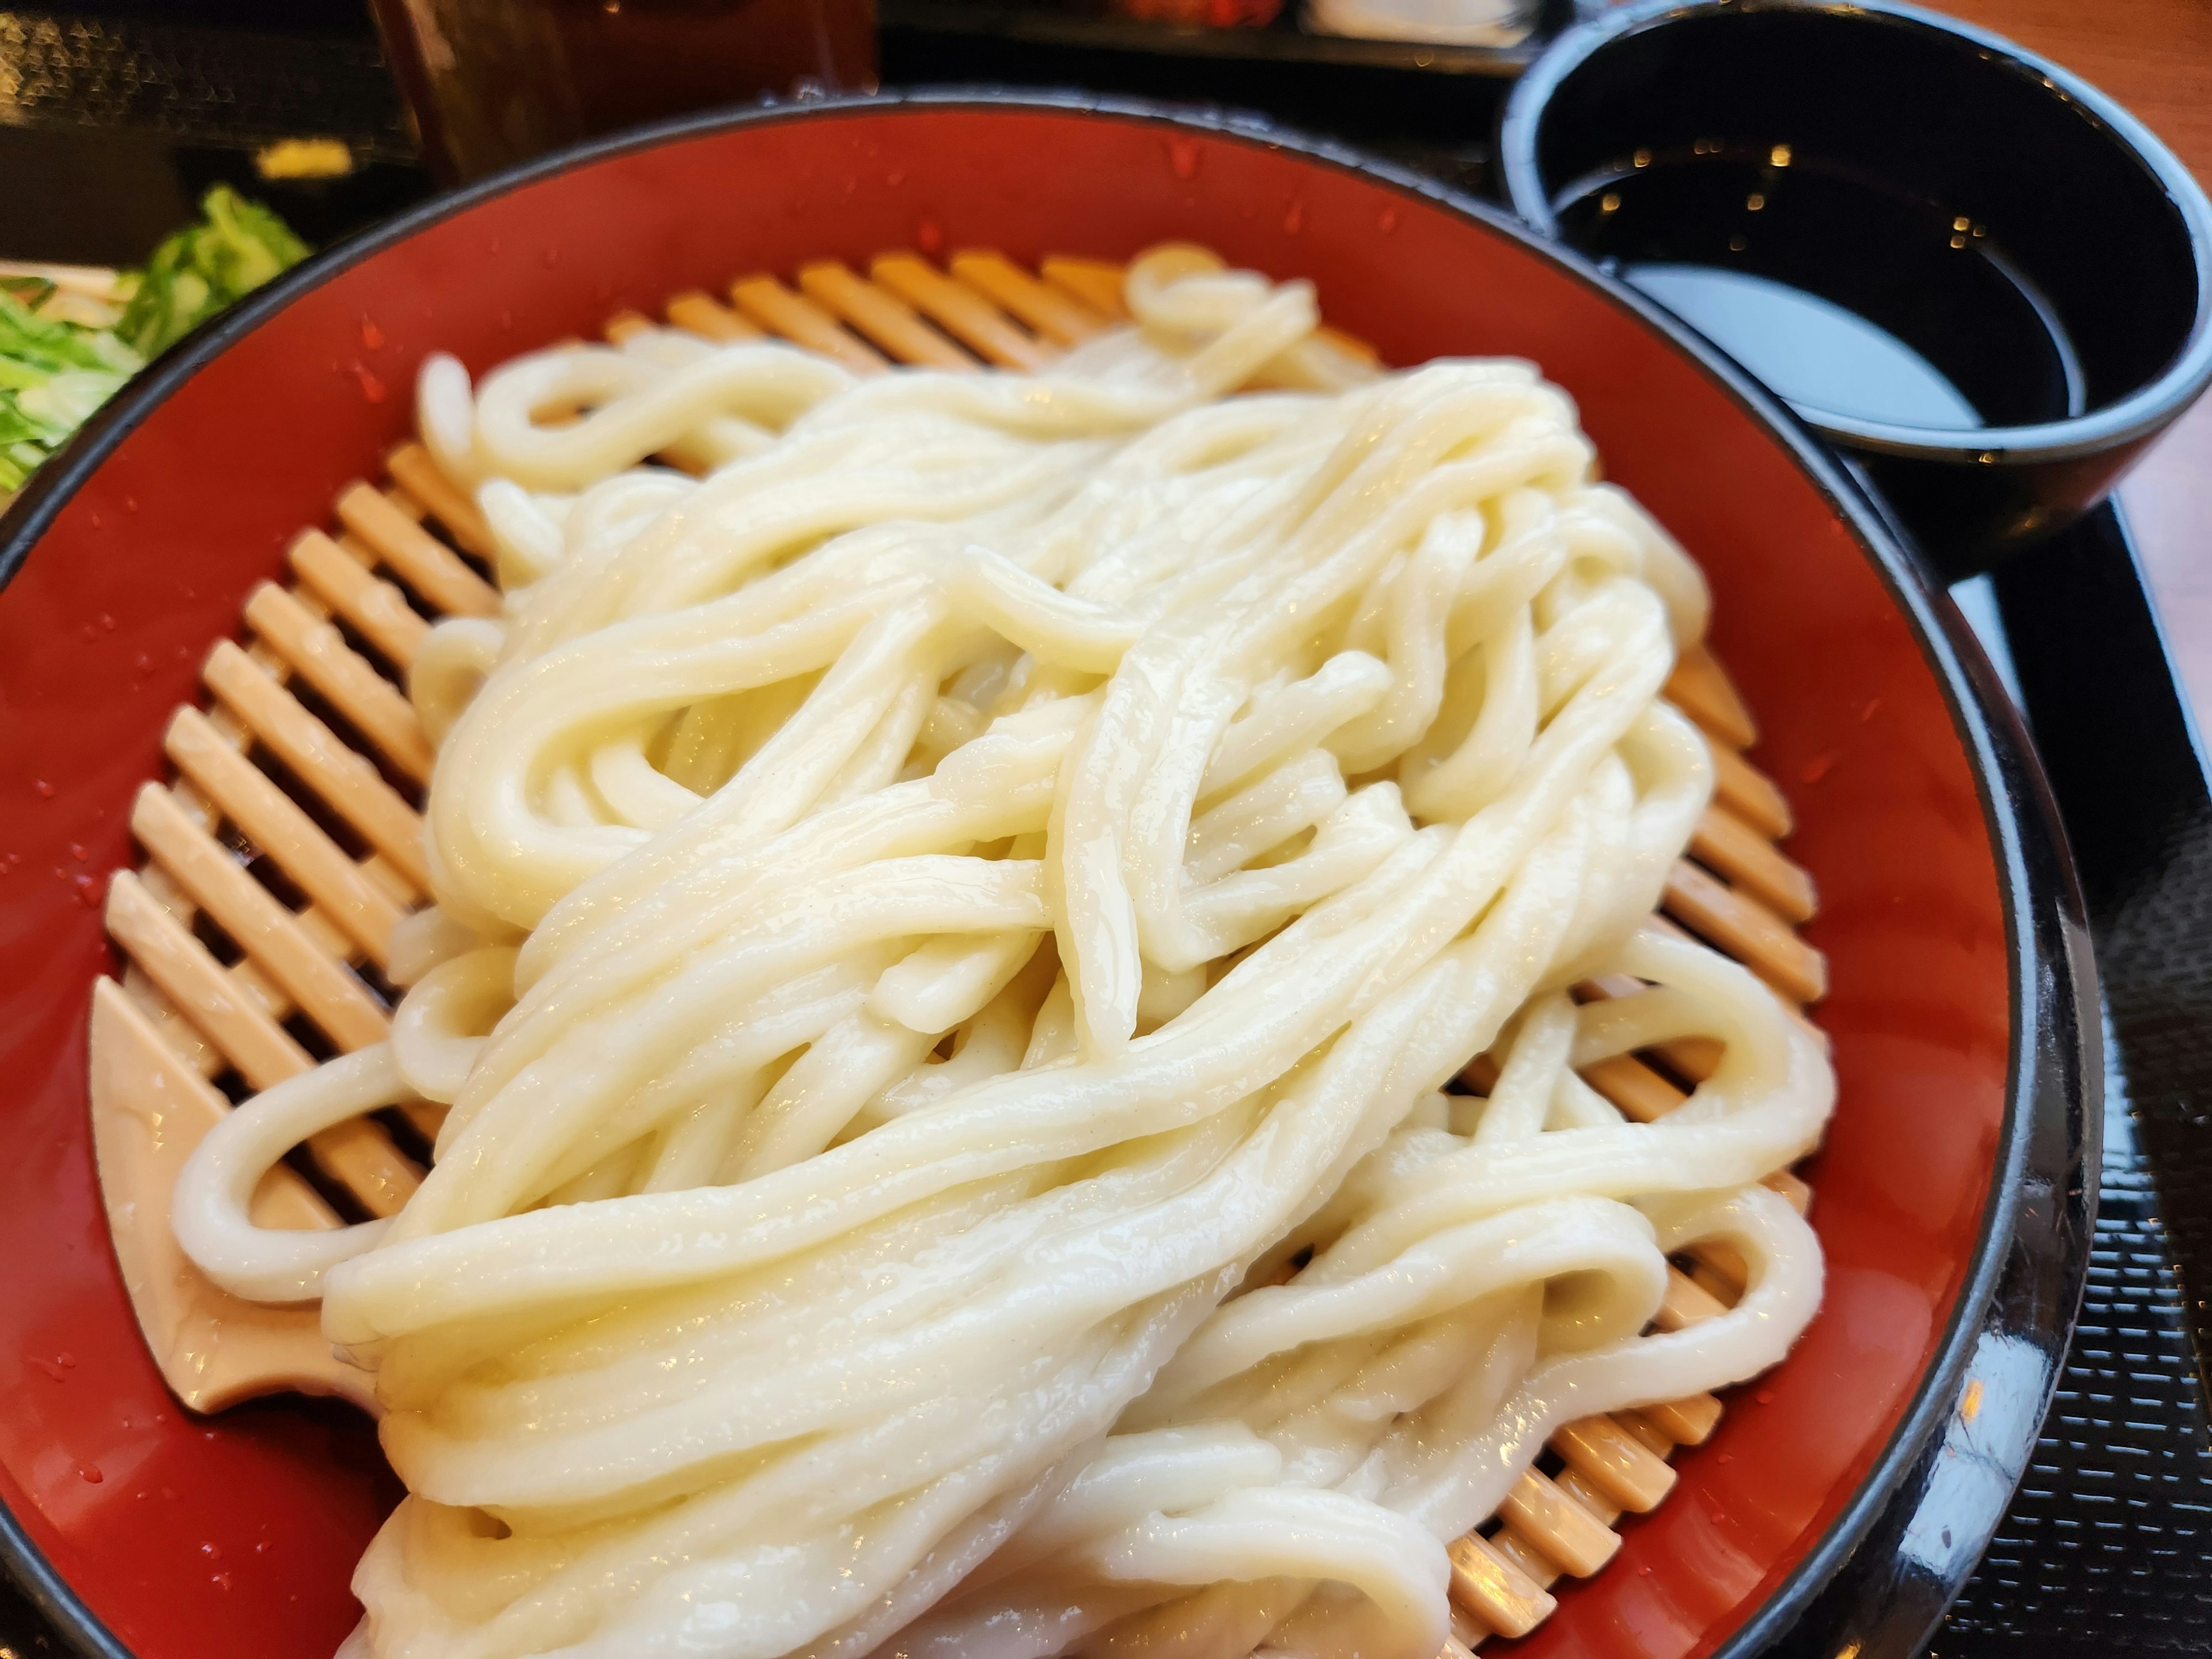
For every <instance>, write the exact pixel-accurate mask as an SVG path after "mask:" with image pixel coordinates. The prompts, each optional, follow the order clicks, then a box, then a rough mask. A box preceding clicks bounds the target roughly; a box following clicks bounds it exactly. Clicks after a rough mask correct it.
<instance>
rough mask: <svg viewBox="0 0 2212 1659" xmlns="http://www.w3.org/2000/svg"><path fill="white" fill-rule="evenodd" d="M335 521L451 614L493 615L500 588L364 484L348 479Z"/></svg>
mask: <svg viewBox="0 0 2212 1659" xmlns="http://www.w3.org/2000/svg"><path fill="white" fill-rule="evenodd" d="M337 515H338V522H339V523H340V524H342V525H343V526H345V527H346V528H347V529H348V530H350V531H352V532H353V533H354V534H355V535H356V536H358V537H360V538H362V541H364V542H366V543H367V544H368V545H369V546H370V547H371V548H373V549H374V550H375V551H376V556H377V557H378V558H380V559H381V560H382V561H383V562H384V563H385V565H386V568H388V569H390V570H391V572H392V574H393V575H395V576H397V577H398V578H399V580H401V581H403V582H405V583H406V584H407V586H410V587H411V588H413V589H414V590H415V591H416V592H417V593H420V594H421V595H422V598H423V599H424V600H425V601H426V602H428V604H429V605H432V606H433V607H435V609H437V610H439V611H443V612H445V613H446V614H447V616H452V617H496V616H497V615H499V603H500V601H499V590H498V589H497V588H495V587H494V586H492V585H491V584H490V583H489V582H488V581H486V580H484V579H483V577H482V576H479V575H477V573H476V572H475V571H473V570H471V569H470V568H468V566H467V565H466V564H465V562H463V561H462V559H461V556H460V555H459V554H458V553H456V552H454V551H453V549H452V548H450V547H448V546H447V545H446V544H445V543H443V542H441V541H440V540H439V539H438V538H436V537H435V536H433V535H432V534H431V533H430V532H428V531H427V530H425V529H423V528H422V526H421V525H419V524H416V522H415V521H414V520H412V519H410V518H409V517H408V516H407V515H406V514H405V513H403V512H401V511H400V510H399V509H398V507H395V506H394V505H393V504H392V502H391V501H388V500H387V499H386V497H385V495H384V494H383V492H382V491H380V490H378V489H373V488H372V487H371V486H369V485H368V484H365V483H355V484H349V485H348V486H347V487H346V489H344V490H343V491H341V492H340V494H339V495H338V501H337Z"/></svg>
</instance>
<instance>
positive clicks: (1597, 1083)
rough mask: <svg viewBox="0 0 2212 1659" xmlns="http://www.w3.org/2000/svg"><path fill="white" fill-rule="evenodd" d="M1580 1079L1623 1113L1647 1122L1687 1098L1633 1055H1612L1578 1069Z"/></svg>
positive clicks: (1672, 1108) (1655, 1118)
mask: <svg viewBox="0 0 2212 1659" xmlns="http://www.w3.org/2000/svg"><path fill="white" fill-rule="evenodd" d="M1580 1075H1581V1078H1582V1079H1583V1082H1585V1083H1587V1084H1589V1086H1590V1087H1591V1088H1593V1089H1595V1090H1596V1091H1598V1093H1600V1094H1601V1095H1603V1096H1604V1097H1606V1098H1607V1100H1609V1101H1611V1102H1612V1103H1613V1104H1614V1105H1616V1106H1618V1107H1619V1108H1620V1110H1621V1114H1622V1115H1623V1116H1625V1117H1627V1118H1629V1119H1631V1120H1632V1121H1635V1122H1638V1123H1651V1122H1655V1121H1657V1120H1658V1119H1660V1118H1662V1117H1664V1116H1666V1115H1667V1114H1668V1113H1669V1112H1671V1111H1673V1110H1674V1109H1675V1108H1676V1107H1677V1106H1680V1104H1681V1103H1683V1102H1684V1101H1685V1100H1686V1099H1688V1098H1689V1097H1688V1096H1687V1095H1686V1094H1684V1093H1683V1092H1682V1091H1680V1089H1677V1088H1676V1087H1675V1086H1674V1085H1673V1084H1671V1083H1669V1082H1668V1081H1667V1079H1665V1078H1663V1077H1661V1076H1660V1075H1659V1073H1656V1072H1655V1071H1653V1070H1652V1069H1651V1068H1650V1066H1646V1065H1645V1064H1644V1062H1643V1061H1642V1060H1638V1059H1637V1058H1636V1056H1635V1055H1633V1054H1615V1055H1614V1056H1613V1058H1612V1059H1610V1060H1599V1061H1597V1062H1596V1063H1595V1065H1591V1066H1583V1068H1582V1071H1581V1073H1580Z"/></svg>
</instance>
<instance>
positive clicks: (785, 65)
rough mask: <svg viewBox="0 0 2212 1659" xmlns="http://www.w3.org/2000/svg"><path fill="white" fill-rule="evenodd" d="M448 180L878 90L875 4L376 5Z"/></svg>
mask: <svg viewBox="0 0 2212 1659" xmlns="http://www.w3.org/2000/svg"><path fill="white" fill-rule="evenodd" d="M376 10H377V21H378V22H379V23H380V25H381V27H382V28H383V31H384V38H385V44H386V51H387V52H388V53H389V55H390V57H391V58H392V70H393V73H394V75H395V76H397V77H398V81H399V83H400V87H401V89H402V90H403V91H404V93H405V94H406V96H407V101H408V103H409V105H410V107H411V108H412V109H413V110H414V112H415V118H416V125H417V126H418V128H419V129H420V130H421V132H422V148H423V152H424V157H425V159H426V160H427V161H428V163H429V165H430V167H431V169H432V170H433V171H434V172H435V173H438V174H439V175H440V176H441V178H443V179H446V180H447V181H448V182H452V181H454V180H458V179H472V178H476V177H478V176H480V175H482V174H483V173H489V172H492V171H495V169H497V168H500V167H506V166H507V165H509V164H511V163H513V162H515V161H522V160H525V159H526V158H527V157H529V156H532V155H538V154H540V153H541V152H543V151H545V150H548V149H555V148H557V147H558V146H560V145H562V144H566V143H574V141H575V140H577V139H579V138H585V137H591V136H592V135H594V134H597V133H603V132H611V131H615V130H616V129H617V128H620V127H625V126H629V125H633V124H635V123H636V122H639V121H646V120H651V119H653V118H656V117H659V116H664V115H676V114H680V113H683V112H685V111H688V110H696V109H707V108H711V107H713V106H716V105H720V104H729V103H738V102H743V101H745V100H750V99H752V98H756V97H758V96H760V95H761V94H763V93H766V94H774V95H775V96H778V97H789V96H791V95H793V94H798V93H803V92H805V91H807V90H809V89H817V90H821V91H836V90H847V91H853V90H865V89H868V88H872V87H873V86H874V85H875V77H876V20H875V4H874V0H376Z"/></svg>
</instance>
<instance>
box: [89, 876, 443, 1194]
mask: <svg viewBox="0 0 2212 1659" xmlns="http://www.w3.org/2000/svg"><path fill="white" fill-rule="evenodd" d="M107 931H108V932H109V933H112V934H113V935H114V936H115V941H116V943H117V944H118V945H122V946H123V948H124V949H125V950H126V951H129V952H130V953H131V956H132V957H133V958H134V959H136V960H137V963H138V964H139V965H140V966H141V967H143V968H144V969H145V970H146V972H147V973H148V975H149V976H151V978H152V979H153V981H154V982H155V984H156V985H159V986H160V987H161V989H162V991H163V992H164V993H165V994H167V996H168V998H169V1000H171V1001H173V1002H174V1003H175V1004H176V1005H177V1006H178V1007H179V1008H180V1009H182V1010H183V1011H184V1012H185V1016H186V1017H187V1018H190V1019H191V1021H192V1023H193V1024H196V1025H197V1026H198V1027H199V1028H200V1029H201V1030H203V1031H205V1032H206V1033H207V1035H208V1037H209V1040H210V1041H211V1042H214V1043H215V1045H216V1047H217V1048H221V1049H222V1051H223V1053H224V1054H227V1055H228V1056H229V1057H230V1060H231V1063H232V1064H233V1065H234V1066H237V1067H238V1070H239V1074H240V1076H241V1077H243V1078H245V1079H246V1082H247V1083H248V1084H249V1085H252V1087H253V1088H255V1089H256V1090H260V1089H266V1088H268V1087H270V1085H274V1084H277V1083H281V1082H283V1080H284V1079H286V1078H288V1077H296V1076H298V1075H299V1074H300V1073H302V1072H304V1071H307V1069H308V1068H309V1067H310V1066H313V1064H314V1061H313V1059H312V1058H310V1056H309V1055H308V1054H307V1050H306V1049H304V1048H301V1047H300V1045H299V1044H298V1043H297V1042H294V1041H293V1039H292V1036H291V1034H290V1033H289V1032H288V1031H286V1030H284V1028H283V1026H281V1025H279V1024H276V1021H274V1020H272V1019H270V1018H269V1016H268V1015H267V1014H265V1013H264V1012H262V1011H261V1010H260V1009H259V1008H258V1007H256V1006H253V1005H252V1003H251V1002H250V1001H249V1000H247V999H246V998H245V997H243V996H241V995H240V994H239V993H238V992H237V990H236V989H235V988H234V987H233V986H232V984H231V982H230V980H229V977H228V975H226V974H225V973H224V972H223V969H222V963H219V962H217V961H216V959H215V958H214V957H211V956H210V955H209V954H208V953H207V950H206V947H205V946H204V945H201V943H200V942H199V941H198V940H197V939H194V938H193V937H192V936H191V933H187V932H186V931H185V927H184V925H183V924H182V923H180V922H179V921H177V919H176V918H175V917H174V916H173V915H170V914H169V913H168V912H167V910H165V909H163V908H161V904H160V903H159V902H157V901H155V898H154V897H153V896H151V895H150V894H149V893H148V892H147V891H146V889H145V888H144V886H143V885H142V884H140V882H139V880H138V878H137V876H135V875H133V874H132V873H131V872H130V871H128V870H118V871H117V872H115V876H114V878H113V879H112V881H110V882H109V883H108V884H107ZM307 1151H308V1154H309V1156H311V1157H312V1158H313V1159H314V1160H315V1164H316V1167H317V1168H318V1169H320V1170H322V1171H323V1172H324V1173H325V1175H327V1176H329V1177H330V1178H331V1180H333V1181H335V1182H339V1183H340V1184H341V1185H343V1187H344V1188H345V1189H346V1190H347V1191H348V1192H349V1193H351V1194H353V1195H354V1196H355V1197H356V1199H358V1200H360V1201H361V1203H362V1207H364V1208H365V1209H367V1210H368V1212H370V1213H371V1214H372V1215H380V1216H383V1215H396V1214H398V1212H399V1210H400V1208H401V1206H404V1204H405V1203H406V1202H407V1200H408V1199H409V1198H410V1197H411V1196H413V1194H414V1192H415V1189H416V1188H417V1187H419V1186H420V1185H422V1171H421V1170H419V1169H418V1168H417V1167H416V1164H414V1162H413V1160H411V1159H410V1158H408V1157H407V1156H406V1155H405V1154H404V1153H403V1152H400V1151H399V1150H398V1148H397V1147H396V1146H393V1145H392V1138H391V1137H390V1136H389V1135H387V1134H386V1133H385V1132H384V1128H383V1126H382V1125H380V1124H379V1123H377V1122H375V1121H374V1120H372V1119H368V1118H356V1119H354V1120H353V1121H350V1122H347V1123H340V1124H337V1125H336V1126H334V1127H331V1128H328V1129H325V1130H324V1131H322V1133H319V1134H317V1135H314V1136H313V1137H311V1138H310V1139H309V1140H308V1142H307Z"/></svg>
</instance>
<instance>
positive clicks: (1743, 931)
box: [1665, 859, 1828, 1003]
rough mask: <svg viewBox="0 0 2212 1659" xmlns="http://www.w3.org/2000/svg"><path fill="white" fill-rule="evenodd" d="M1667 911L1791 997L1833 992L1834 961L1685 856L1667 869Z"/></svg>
mask: <svg viewBox="0 0 2212 1659" xmlns="http://www.w3.org/2000/svg"><path fill="white" fill-rule="evenodd" d="M1665 903H1666V908H1667V913H1668V915H1671V916H1673V917H1674V919H1675V920H1676V921H1679V922H1680V923H1681V924H1682V925H1683V926H1684V927H1687V928H1688V929H1689V930H1690V931H1691V932H1692V933H1697V934H1699V935H1701V936H1702V937H1704V938H1705V939H1710V940H1711V942H1712V943H1713V944H1715V945H1718V946H1719V947H1720V948H1721V949H1722V950H1723V951H1726V952H1728V954H1729V955H1730V956H1732V957H1735V959H1736V960H1737V961H1739V962H1741V963H1743V965H1744V966H1745V967H1747V968H1748V969H1751V970H1752V971H1753V973H1755V974H1757V975H1759V977H1760V978H1761V979H1763V980H1765V981H1766V982H1767V983H1768V984H1769V985H1771V986H1772V987H1774V988H1775V989H1776V990H1778V991H1779V992H1781V993H1782V994H1783V995H1784V996H1785V997H1788V998H1790V1000H1793V1001H1796V1002H1799V1003H1807V1002H1818V1001H1819V1000H1820V999H1821V998H1822V997H1823V996H1825V995H1826V994H1827V990H1828V964H1827V962H1826V959H1825V958H1824V957H1822V956H1821V955H1820V952H1819V951H1816V950H1814V948H1813V947H1812V946H1811V945H1808V944H1806V943H1805V941H1804V940H1802V939H1799V938H1798V937H1797V935H1796V933H1792V932H1791V931H1790V924H1789V923H1788V922H1786V921H1783V920H1782V918H1781V917H1779V916H1778V915H1775V914H1774V912H1772V911H1771V910H1770V909H1768V908H1766V907H1765V905H1763V904H1761V903H1759V901H1758V900H1756V899H1754V898H1752V897H1750V896H1748V895H1746V894H1743V893H1739V892H1736V891H1735V890H1734V889H1732V888H1729V887H1728V886H1726V885H1724V884H1722V883H1721V882H1720V881H1719V880H1718V879H1717V878H1715V877H1713V876H1711V875H1708V874H1706V872H1705V871H1703V870H1700V869H1699V868H1698V866H1696V865H1694V864H1691V863H1689V862H1687V861H1686V860H1679V859H1678V860H1675V863H1674V868H1673V869H1671V870H1669V871H1668V872H1667V887H1666V897H1665Z"/></svg>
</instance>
